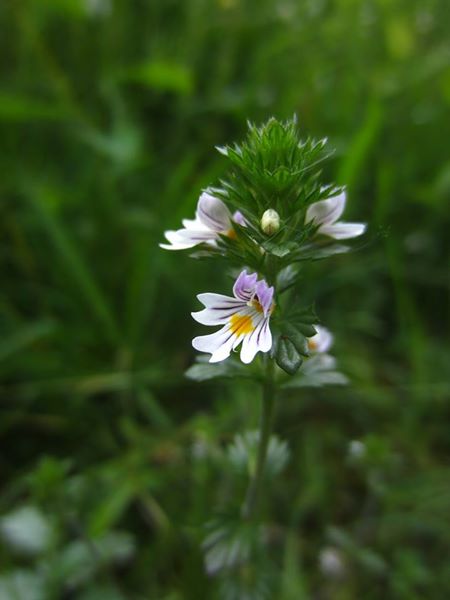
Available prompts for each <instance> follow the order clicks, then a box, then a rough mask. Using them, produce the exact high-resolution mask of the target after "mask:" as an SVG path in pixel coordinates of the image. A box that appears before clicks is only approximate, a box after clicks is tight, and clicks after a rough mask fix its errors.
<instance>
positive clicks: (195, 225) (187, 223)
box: [181, 219, 211, 231]
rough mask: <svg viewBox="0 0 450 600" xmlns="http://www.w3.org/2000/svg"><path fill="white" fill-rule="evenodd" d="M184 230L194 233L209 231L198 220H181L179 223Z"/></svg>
mask: <svg viewBox="0 0 450 600" xmlns="http://www.w3.org/2000/svg"><path fill="white" fill-rule="evenodd" d="M181 222H182V223H183V227H184V228H185V229H194V230H196V231H211V229H210V227H207V226H206V225H205V224H204V223H202V222H201V221H200V219H183V220H182V221H181Z"/></svg>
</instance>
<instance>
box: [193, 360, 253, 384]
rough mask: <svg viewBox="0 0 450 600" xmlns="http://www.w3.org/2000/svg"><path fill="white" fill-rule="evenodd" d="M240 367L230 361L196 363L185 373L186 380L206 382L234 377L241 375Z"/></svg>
mask: <svg viewBox="0 0 450 600" xmlns="http://www.w3.org/2000/svg"><path fill="white" fill-rule="evenodd" d="M242 371H243V369H242V367H241V366H240V365H238V364H236V363H235V362H232V361H223V362H221V363H214V364H211V363H205V362H198V363H196V364H195V365H192V366H191V367H189V369H188V370H187V371H186V372H185V375H186V377H187V378H188V379H192V380H193V381H208V380H210V379H216V378H217V377H236V376H237V375H240V374H242Z"/></svg>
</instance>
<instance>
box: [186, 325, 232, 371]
mask: <svg viewBox="0 0 450 600" xmlns="http://www.w3.org/2000/svg"><path fill="white" fill-rule="evenodd" d="M236 337H237V336H236V334H235V333H233V331H232V330H231V329H230V327H229V324H228V323H227V324H226V325H224V327H222V329H219V331H216V332H215V333H210V334H209V335H201V336H199V337H196V338H194V339H193V340H192V346H193V347H194V348H195V349H196V350H199V351H200V352H207V353H209V354H211V358H210V359H209V362H219V361H221V360H225V359H226V358H228V357H229V356H230V353H231V350H232V349H233V344H234V343H235V342H236Z"/></svg>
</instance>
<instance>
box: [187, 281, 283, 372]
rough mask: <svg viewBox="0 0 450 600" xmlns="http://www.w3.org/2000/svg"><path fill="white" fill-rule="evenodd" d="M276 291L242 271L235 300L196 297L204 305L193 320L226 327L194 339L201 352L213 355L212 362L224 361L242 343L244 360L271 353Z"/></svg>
mask: <svg viewBox="0 0 450 600" xmlns="http://www.w3.org/2000/svg"><path fill="white" fill-rule="evenodd" d="M273 294H274V288H273V287H269V286H268V285H267V283H266V282H265V281H264V280H263V279H261V280H259V281H257V275H256V273H253V274H252V275H249V274H247V271H245V270H244V271H242V273H241V274H240V275H239V277H238V278H237V279H236V282H235V284H234V286H233V295H234V296H233V297H230V296H223V295H222V294H199V295H198V296H197V298H198V299H199V300H200V302H201V303H202V304H203V305H204V306H205V308H204V309H203V310H201V311H198V312H194V313H192V317H193V318H194V319H195V320H196V321H198V322H199V323H202V324H203V325H223V327H222V329H219V330H218V331H216V332H215V333H212V334H210V335H203V336H200V337H196V338H194V339H193V340H192V345H193V346H194V348H195V349H196V350H199V351H200V352H208V353H210V354H211V358H210V359H209V362H211V363H215V362H219V361H222V360H225V359H226V358H228V357H229V356H230V353H231V351H232V350H235V349H236V348H237V347H238V346H239V344H240V343H241V342H242V348H241V360H242V362H244V363H250V362H252V360H253V359H254V358H255V355H256V353H257V352H268V351H269V350H270V349H271V347H272V333H271V331H270V328H269V320H270V315H271V313H272V311H273V308H274V302H273Z"/></svg>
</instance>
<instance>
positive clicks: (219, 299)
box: [197, 292, 246, 308]
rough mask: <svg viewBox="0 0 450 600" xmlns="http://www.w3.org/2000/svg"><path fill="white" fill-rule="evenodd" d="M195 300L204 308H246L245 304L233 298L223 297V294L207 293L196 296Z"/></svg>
mask: <svg viewBox="0 0 450 600" xmlns="http://www.w3.org/2000/svg"><path fill="white" fill-rule="evenodd" d="M197 299H198V300H199V301H200V302H201V303H202V304H203V306H206V308H216V307H217V308H230V307H232V306H235V307H240V306H242V307H245V306H246V303H245V302H243V301H242V300H239V299H238V298H234V297H233V296H225V295H224V294H214V293H209V292H207V293H205V294H198V295H197Z"/></svg>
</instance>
